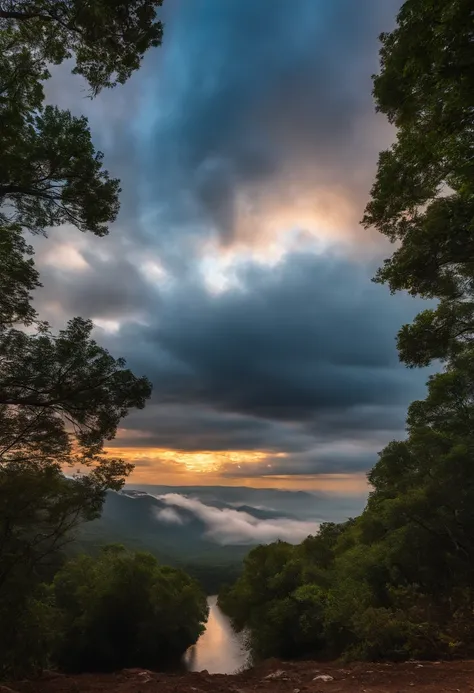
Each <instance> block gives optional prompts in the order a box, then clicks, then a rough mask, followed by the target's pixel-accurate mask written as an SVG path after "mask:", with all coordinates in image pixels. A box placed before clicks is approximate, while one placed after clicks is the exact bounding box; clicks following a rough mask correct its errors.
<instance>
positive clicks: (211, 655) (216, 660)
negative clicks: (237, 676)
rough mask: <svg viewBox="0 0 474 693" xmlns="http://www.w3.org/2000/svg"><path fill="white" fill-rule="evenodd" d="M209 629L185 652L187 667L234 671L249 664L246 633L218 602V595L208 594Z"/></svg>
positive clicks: (225, 672)
mask: <svg viewBox="0 0 474 693" xmlns="http://www.w3.org/2000/svg"><path fill="white" fill-rule="evenodd" d="M207 603H208V604H209V619H208V621H207V625H206V630H205V631H204V633H203V634H202V635H201V637H200V638H199V640H198V641H197V643H196V644H195V645H192V646H191V647H190V648H189V649H188V651H187V652H186V654H185V655H184V664H185V666H186V669H188V671H202V670H203V669H207V671H208V672H209V673H210V674H233V673H235V672H236V671H237V670H238V669H241V668H242V667H244V666H245V665H246V662H247V657H248V653H247V650H246V649H245V647H244V643H243V636H242V635H241V634H239V633H236V632H235V631H234V630H233V628H232V626H231V624H230V621H229V619H228V618H227V616H226V615H225V614H224V613H222V611H221V610H220V609H219V607H218V606H217V597H208V600H207Z"/></svg>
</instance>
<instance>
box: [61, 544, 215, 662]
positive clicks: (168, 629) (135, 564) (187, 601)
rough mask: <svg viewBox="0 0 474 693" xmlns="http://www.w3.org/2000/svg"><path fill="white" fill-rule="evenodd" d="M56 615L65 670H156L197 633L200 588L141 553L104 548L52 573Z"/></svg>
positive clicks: (201, 618) (204, 611)
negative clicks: (141, 668) (59, 621)
mask: <svg viewBox="0 0 474 693" xmlns="http://www.w3.org/2000/svg"><path fill="white" fill-rule="evenodd" d="M53 590H54V595H55V603H56V606H57V608H58V609H59V610H60V612H61V614H62V637H61V639H60V644H59V650H58V653H57V660H58V662H59V663H60V665H61V666H62V667H64V668H65V669H67V670H72V671H80V670H84V669H85V670H88V671H91V670H99V671H104V670H106V671H107V670H115V669H119V668H123V667H149V668H151V667H157V666H160V665H163V664H168V665H169V664H170V662H173V661H175V662H178V661H179V659H180V657H181V655H182V654H183V653H184V651H185V650H186V649H187V648H188V647H189V646H190V645H192V644H193V643H195V642H196V640H197V639H198V637H199V635H200V634H201V633H202V632H203V630H204V623H205V621H206V619H207V615H208V608H207V602H206V597H205V595H204V593H203V592H202V590H201V588H200V587H199V585H198V584H197V583H196V582H194V580H192V579H191V578H190V577H188V576H187V575H186V574H185V573H183V572H182V571H181V570H177V569H174V568H168V567H165V566H160V565H158V563H157V561H156V559H155V558H154V557H153V556H152V555H151V554H147V553H129V552H127V551H126V550H125V549H124V548H123V547H120V546H109V547H106V548H105V549H104V550H103V551H102V553H101V554H100V555H99V556H98V557H97V558H93V557H91V556H79V557H78V558H76V559H74V560H72V561H70V562H69V563H67V564H66V565H65V566H64V567H63V568H62V569H61V570H60V571H59V572H58V573H57V575H56V576H55V578H54V583H53Z"/></svg>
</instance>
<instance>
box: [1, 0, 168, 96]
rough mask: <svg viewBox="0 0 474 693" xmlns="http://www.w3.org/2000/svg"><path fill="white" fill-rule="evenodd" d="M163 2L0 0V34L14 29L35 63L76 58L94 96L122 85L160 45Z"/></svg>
mask: <svg viewBox="0 0 474 693" xmlns="http://www.w3.org/2000/svg"><path fill="white" fill-rule="evenodd" d="M162 2H163V0H93V1H90V0H31V1H28V0H2V2H1V3H0V21H1V24H0V28H1V29H2V30H5V29H6V30H8V29H10V28H11V27H14V30H15V32H16V34H17V40H18V42H19V43H20V44H22V45H25V46H27V47H28V49H29V51H30V52H31V54H32V57H33V59H34V60H35V61H37V62H41V63H53V64H59V63H61V62H63V61H64V60H66V59H67V58H71V57H74V60H75V66H74V69H73V73H75V74H80V75H83V76H84V77H85V78H86V80H87V81H88V82H89V84H90V87H91V90H92V93H93V94H94V95H95V94H97V93H98V92H99V91H100V90H101V89H102V88H103V87H114V86H115V85H116V84H123V83H124V82H126V80H127V79H128V78H129V77H130V75H131V74H132V72H134V71H135V70H137V69H138V68H139V67H140V63H141V60H142V58H143V56H144V54H145V53H146V51H147V50H148V49H149V48H151V47H153V46H159V45H160V44H161V39H162V33H163V27H162V24H161V22H160V21H158V19H157V16H156V11H157V9H158V8H159V7H160V6H161V5H162Z"/></svg>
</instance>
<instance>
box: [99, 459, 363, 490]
mask: <svg viewBox="0 0 474 693" xmlns="http://www.w3.org/2000/svg"><path fill="white" fill-rule="evenodd" d="M106 452H107V454H109V455H111V456H114V457H121V458H123V459H125V460H126V461H127V462H132V463H133V464H134V465H135V469H134V470H133V472H132V474H131V476H130V477H129V480H128V483H130V484H134V483H135V484H153V483H156V482H157V480H159V483H160V484H164V485H170V486H173V485H189V486H205V485H210V486H214V485H218V486H220V485H224V486H249V487H254V488H288V489H306V490H317V491H326V492H329V493H332V492H334V493H340V494H362V493H366V492H367V490H368V482H367V478H366V475H365V474H319V475H307V476H305V475H295V476H292V475H291V474H275V475H273V474H271V462H270V460H271V459H274V458H275V457H280V458H283V459H284V458H286V457H287V455H285V453H278V454H277V455H275V454H273V453H267V452H262V451H255V450H226V451H221V450H219V451H217V452H216V451H211V450H202V451H183V450H170V449H162V448H142V447H140V448H133V447H113V448H107V449H106ZM266 460H269V461H268V462H267V464H266V466H267V468H268V472H269V473H268V474H267V473H266V474H265V475H264V476H252V475H251V474H249V476H245V467H246V466H248V467H251V466H252V465H254V464H256V463H259V464H260V465H265V462H266ZM232 468H234V469H235V471H238V475H235V476H232ZM249 471H250V470H249ZM223 472H225V476H223Z"/></svg>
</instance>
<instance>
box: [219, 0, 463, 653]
mask: <svg viewBox="0 0 474 693" xmlns="http://www.w3.org/2000/svg"><path fill="white" fill-rule="evenodd" d="M472 10H473V6H472V1H471V0H453V1H452V2H444V1H441V0H439V1H436V0H435V1H432V0H407V1H406V2H405V3H404V4H403V6H402V8H401V10H400V13H399V15H398V25H397V28H396V29H395V30H394V31H393V32H392V33H389V34H383V35H382V36H381V41H382V48H381V71H380V74H379V75H377V76H376V77H375V79H374V84H375V88H374V95H375V98H376V102H377V108H378V110H380V111H381V112H383V113H385V114H386V115H387V116H388V118H389V120H390V122H391V123H393V124H394V125H395V126H396V127H397V139H396V142H395V143H394V144H393V146H392V147H391V148H390V149H389V150H388V151H384V152H382V153H381V155H380V159H379V165H378V172H377V178H376V181H375V184H374V186H373V189H372V199H371V201H370V202H369V204H368V206H367V209H366V213H365V216H364V219H363V223H364V224H365V225H366V226H372V225H373V226H375V227H376V228H377V229H378V230H379V231H380V232H381V233H383V234H385V235H386V236H388V237H389V238H390V239H391V240H392V241H396V242H397V249H396V251H395V252H394V254H393V255H392V257H391V258H390V259H388V260H386V261H385V264H384V266H383V267H382V268H381V269H380V270H379V272H378V274H377V276H376V281H378V282H382V283H388V285H389V287H390V289H391V290H392V291H397V290H406V291H408V292H410V293H411V294H412V295H416V296H422V297H425V298H430V299H436V301H437V303H436V307H434V308H430V309H429V310H426V311H423V312H422V313H420V314H419V315H418V316H417V317H416V319H415V320H414V322H413V324H411V325H405V326H404V327H403V328H402V329H401V331H400V334H399V337H398V346H399V351H400V357H401V359H402V360H403V361H404V362H406V363H407V365H409V366H412V367H413V366H422V365H427V364H429V363H432V362H433V361H435V360H441V361H442V371H441V372H440V373H439V374H437V375H434V376H432V377H431V378H430V380H429V389H428V396H427V397H426V399H425V400H424V401H418V402H414V403H413V404H412V405H411V406H410V409H409V412H408V419H407V434H408V435H407V439H406V440H404V441H392V442H391V443H389V444H388V445H387V447H386V448H385V449H384V450H383V451H382V452H381V453H380V456H379V460H378V462H377V463H376V465H375V467H374V468H373V469H372V471H371V472H370V474H369V480H370V483H371V485H372V489H373V490H372V492H371V493H370V496H369V499H368V503H367V506H366V508H365V510H364V512H363V513H362V515H361V516H360V517H358V518H356V519H353V520H350V521H348V522H346V523H344V524H340V525H336V524H325V525H323V526H322V527H321V532H320V533H319V534H318V536H316V537H308V539H306V540H305V541H304V542H303V543H302V544H301V545H300V546H296V547H293V546H290V545H287V544H284V543H277V544H273V545H270V546H267V547H259V548H257V549H254V550H253V551H252V552H251V553H250V554H249V556H248V557H247V559H246V561H245V566H244V572H243V575H242V577H241V578H239V579H238V580H237V582H236V583H235V584H234V586H233V587H231V588H228V589H226V590H223V591H222V593H221V595H220V604H221V606H222V607H223V608H224V610H226V611H227V612H228V613H229V614H230V615H231V616H232V617H233V619H234V621H235V623H236V625H237V626H238V627H243V626H247V627H248V628H249V631H250V640H251V645H252V647H253V649H254V652H255V653H256V654H257V655H260V656H269V655H280V656H287V657H291V656H301V655H325V656H339V655H344V656H346V657H354V658H355V657H365V658H376V659H377V658H394V659H398V658H408V657H418V658H421V657H428V658H430V657H434V658H438V657H450V656H473V655H474V626H473V624H474V618H473V617H474V344H473V336H474V300H473V299H474V168H473V162H474V25H473V21H472ZM438 362H439V361H438Z"/></svg>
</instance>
